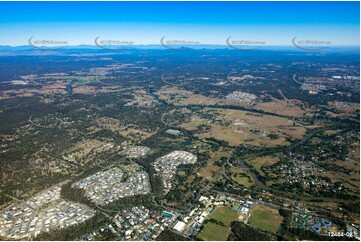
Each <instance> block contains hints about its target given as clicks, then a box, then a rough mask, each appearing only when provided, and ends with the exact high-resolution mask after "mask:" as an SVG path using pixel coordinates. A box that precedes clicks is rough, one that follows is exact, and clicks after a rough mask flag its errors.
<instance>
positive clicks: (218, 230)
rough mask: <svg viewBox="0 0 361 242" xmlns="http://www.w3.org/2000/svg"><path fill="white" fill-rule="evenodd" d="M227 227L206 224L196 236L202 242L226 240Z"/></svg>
mask: <svg viewBox="0 0 361 242" xmlns="http://www.w3.org/2000/svg"><path fill="white" fill-rule="evenodd" d="M227 234H228V227H224V226H222V225H218V224H214V223H211V222H209V223H207V224H206V226H205V227H204V229H202V231H201V232H200V233H199V234H198V235H197V237H198V238H200V239H202V240H206V241H207V240H208V241H209V240H214V241H220V240H223V241H224V240H227Z"/></svg>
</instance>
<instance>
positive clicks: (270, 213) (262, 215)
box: [248, 205, 282, 232]
mask: <svg viewBox="0 0 361 242" xmlns="http://www.w3.org/2000/svg"><path fill="white" fill-rule="evenodd" d="M248 223H249V224H250V225H253V226H255V227H258V228H260V229H263V230H266V231H269V232H276V231H277V229H278V228H279V227H280V225H281V223H282V217H281V215H280V214H279V212H278V211H277V210H275V209H272V208H269V207H266V206H261V205H257V206H255V207H254V208H253V209H252V211H251V217H250V218H249V219H248Z"/></svg>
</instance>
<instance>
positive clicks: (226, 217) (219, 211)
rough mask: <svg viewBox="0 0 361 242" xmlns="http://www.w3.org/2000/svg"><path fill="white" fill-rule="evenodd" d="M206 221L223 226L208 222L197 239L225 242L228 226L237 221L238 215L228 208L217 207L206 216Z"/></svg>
mask: <svg viewBox="0 0 361 242" xmlns="http://www.w3.org/2000/svg"><path fill="white" fill-rule="evenodd" d="M208 219H214V220H216V221H219V222H222V223H223V224H224V226H223V225H221V224H216V223H212V222H208V223H207V224H206V225H205V227H204V228H203V229H202V231H201V232H200V233H199V234H198V235H197V237H198V238H200V239H202V240H216V241H219V240H227V235H228V231H229V226H230V225H231V223H232V222H233V221H235V220H237V219H238V213H237V212H236V211H234V210H232V209H231V208H228V207H218V208H216V209H215V210H214V211H213V212H212V213H211V214H210V215H209V216H208Z"/></svg>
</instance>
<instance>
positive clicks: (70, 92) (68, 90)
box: [66, 84, 73, 94]
mask: <svg viewBox="0 0 361 242" xmlns="http://www.w3.org/2000/svg"><path fill="white" fill-rule="evenodd" d="M66 91H67V92H68V94H72V93H73V86H72V85H71V84H69V85H66Z"/></svg>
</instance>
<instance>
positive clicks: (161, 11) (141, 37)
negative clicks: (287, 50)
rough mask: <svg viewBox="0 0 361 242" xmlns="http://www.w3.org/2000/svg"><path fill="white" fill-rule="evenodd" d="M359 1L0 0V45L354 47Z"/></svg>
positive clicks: (357, 42)
mask: <svg viewBox="0 0 361 242" xmlns="http://www.w3.org/2000/svg"><path fill="white" fill-rule="evenodd" d="M359 20H360V7H359V2H0V45H26V44H27V42H28V39H29V38H30V37H31V36H34V39H39V40H42V39H45V40H59V41H67V42H68V43H69V45H79V44H94V39H95V38H96V37H97V36H101V39H104V40H105V39H109V40H123V41H133V42H134V43H135V44H159V43H160V39H161V38H162V37H163V36H167V38H168V39H177V40H189V41H198V42H200V43H201V44H225V39H226V38H227V37H229V36H233V37H232V38H233V39H235V40H258V41H265V42H266V44H267V45H291V41H292V38H293V37H295V36H299V38H300V39H312V40H325V41H331V42H332V44H334V45H359V42H360V39H359V35H360V32H359V25H360V21H359Z"/></svg>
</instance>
